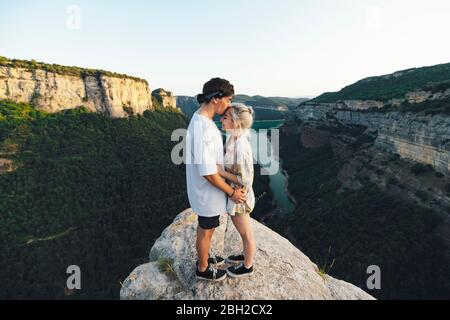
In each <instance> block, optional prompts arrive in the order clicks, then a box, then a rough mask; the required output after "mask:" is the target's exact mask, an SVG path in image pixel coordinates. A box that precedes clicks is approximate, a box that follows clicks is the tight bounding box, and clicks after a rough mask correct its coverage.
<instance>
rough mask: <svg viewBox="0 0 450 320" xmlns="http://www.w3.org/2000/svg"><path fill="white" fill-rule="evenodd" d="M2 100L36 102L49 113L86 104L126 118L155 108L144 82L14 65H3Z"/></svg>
mask: <svg viewBox="0 0 450 320" xmlns="http://www.w3.org/2000/svg"><path fill="white" fill-rule="evenodd" d="M0 99H4V100H11V101H14V102H23V103H32V104H34V105H35V106H36V107H37V108H38V109H41V110H44V111H47V112H57V111H60V110H63V109H72V108H76V107H79V106H81V105H83V106H85V107H86V108H88V109H89V110H91V111H97V112H102V113H105V114H107V115H109V116H111V117H124V116H125V115H126V113H125V110H127V109H131V110H132V111H133V113H135V114H142V113H143V112H144V111H145V110H149V109H152V99H151V93H150V89H149V87H148V84H147V82H146V81H144V80H139V79H136V78H131V77H128V78H126V77H115V76H111V75H109V74H102V73H101V72H99V73H97V74H94V75H86V76H75V75H68V74H59V73H56V72H50V71H48V70H43V69H33V70H30V69H28V68H21V67H11V66H0ZM124 108H125V109H124Z"/></svg>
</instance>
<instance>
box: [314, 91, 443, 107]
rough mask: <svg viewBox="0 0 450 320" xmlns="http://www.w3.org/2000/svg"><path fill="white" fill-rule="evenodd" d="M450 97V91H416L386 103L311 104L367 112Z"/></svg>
mask: <svg viewBox="0 0 450 320" xmlns="http://www.w3.org/2000/svg"><path fill="white" fill-rule="evenodd" d="M448 97H450V89H447V90H444V91H441V92H433V91H427V90H416V91H410V92H407V93H406V94H405V96H404V97H403V98H395V99H389V100H386V101H382V100H370V99H368V100H351V99H347V100H338V101H335V102H330V103H320V104H318V103H316V104H314V103H311V106H317V105H320V106H323V107H328V108H335V109H352V110H367V109H371V108H374V109H381V108H384V107H386V106H393V107H399V106H400V105H401V104H402V103H411V104H414V103H421V102H424V101H435V100H443V99H446V98H448Z"/></svg>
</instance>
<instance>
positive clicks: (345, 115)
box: [295, 104, 450, 174]
mask: <svg viewBox="0 0 450 320" xmlns="http://www.w3.org/2000/svg"><path fill="white" fill-rule="evenodd" d="M295 117H296V118H297V119H300V120H302V121H308V122H321V123H327V124H343V125H362V126H366V127H368V129H369V130H371V131H373V132H376V134H377V138H376V140H375V145H376V146H378V147H380V148H383V149H385V150H389V151H391V152H394V153H398V154H399V155H400V156H402V157H404V158H407V159H411V160H414V161H417V162H420V163H424V164H430V165H432V166H433V167H434V168H435V169H436V170H437V171H440V172H442V173H446V174H450V117H445V116H443V115H420V114H414V113H402V112H384V113H382V112H361V111H356V110H341V109H339V108H334V107H331V106H329V105H323V104H317V105H300V106H299V107H298V108H297V110H296V112H295Z"/></svg>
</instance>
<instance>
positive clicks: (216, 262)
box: [196, 256, 225, 267]
mask: <svg viewBox="0 0 450 320" xmlns="http://www.w3.org/2000/svg"><path fill="white" fill-rule="evenodd" d="M224 263H225V259H224V258H222V257H219V256H214V257H209V258H208V264H212V265H213V266H215V267H220V266H222V265H223V264H224ZM196 265H197V266H198V260H197V264H196Z"/></svg>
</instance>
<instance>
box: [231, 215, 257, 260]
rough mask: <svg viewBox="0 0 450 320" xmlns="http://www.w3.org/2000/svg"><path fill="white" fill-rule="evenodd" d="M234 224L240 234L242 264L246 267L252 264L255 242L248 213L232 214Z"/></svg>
mask: <svg viewBox="0 0 450 320" xmlns="http://www.w3.org/2000/svg"><path fill="white" fill-rule="evenodd" d="M231 220H232V221H233V224H234V226H235V227H236V229H237V231H238V232H239V234H240V235H241V238H242V243H243V246H244V257H245V260H244V265H245V267H246V268H250V267H251V266H253V259H254V257H255V251H256V243H255V236H254V234H253V228H252V223H251V220H250V215H249V214H243V215H238V216H232V217H231Z"/></svg>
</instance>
